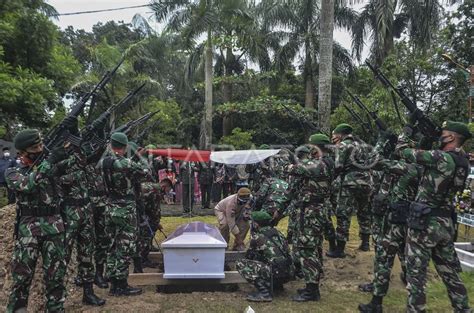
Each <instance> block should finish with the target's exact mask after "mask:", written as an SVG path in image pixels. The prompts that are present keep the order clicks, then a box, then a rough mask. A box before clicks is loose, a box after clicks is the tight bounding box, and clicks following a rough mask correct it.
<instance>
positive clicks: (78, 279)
mask: <svg viewBox="0 0 474 313" xmlns="http://www.w3.org/2000/svg"><path fill="white" fill-rule="evenodd" d="M74 285H76V286H77V287H82V278H81V277H79V276H76V277H74Z"/></svg>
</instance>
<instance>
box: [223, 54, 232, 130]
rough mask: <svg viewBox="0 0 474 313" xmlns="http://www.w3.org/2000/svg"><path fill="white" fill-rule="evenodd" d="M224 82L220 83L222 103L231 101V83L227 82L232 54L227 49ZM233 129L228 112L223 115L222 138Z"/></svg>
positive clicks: (230, 72) (230, 73) (230, 71)
mask: <svg viewBox="0 0 474 313" xmlns="http://www.w3.org/2000/svg"><path fill="white" fill-rule="evenodd" d="M224 60H225V61H224V76H225V77H224V81H223V82H222V100H223V102H224V103H226V102H230V101H232V83H231V82H229V81H227V78H229V77H230V76H231V75H232V69H231V66H232V62H234V54H233V53H232V48H227V51H226V55H225V58H224ZM232 129H233V125H232V115H231V113H230V112H229V113H228V115H227V114H226V115H224V117H223V119H222V136H228V135H230V134H231V132H232Z"/></svg>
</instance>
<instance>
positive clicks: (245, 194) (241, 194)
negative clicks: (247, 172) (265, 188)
mask: <svg viewBox="0 0 474 313" xmlns="http://www.w3.org/2000/svg"><path fill="white" fill-rule="evenodd" d="M250 194H251V192H250V189H248V188H247V187H242V188H240V189H239V191H237V197H238V198H249V197H250Z"/></svg>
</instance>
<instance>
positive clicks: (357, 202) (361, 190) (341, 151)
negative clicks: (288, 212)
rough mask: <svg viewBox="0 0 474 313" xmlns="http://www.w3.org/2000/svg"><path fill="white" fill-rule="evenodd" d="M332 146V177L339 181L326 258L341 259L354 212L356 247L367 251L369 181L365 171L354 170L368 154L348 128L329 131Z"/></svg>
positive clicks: (345, 126) (368, 234)
mask: <svg viewBox="0 0 474 313" xmlns="http://www.w3.org/2000/svg"><path fill="white" fill-rule="evenodd" d="M332 140H333V143H335V144H336V145H337V149H336V155H335V165H336V174H337V175H338V176H339V178H338V179H340V189H339V191H336V192H338V195H337V208H336V219H337V229H336V238H337V244H336V249H335V251H334V253H327V256H328V257H332V258H344V257H345V253H344V248H345V246H346V242H347V241H348V240H349V228H350V224H351V217H352V213H353V212H354V211H357V220H358V222H359V236H360V237H361V239H362V242H361V245H360V247H359V249H360V250H362V251H368V250H369V238H370V223H371V218H370V212H369V211H368V208H369V207H368V202H369V194H370V191H371V190H370V189H371V187H370V186H371V177H370V173H369V171H367V170H363V169H361V168H359V167H357V166H356V165H357V163H358V161H359V160H358V159H359V158H364V156H365V155H366V154H368V152H370V151H365V150H366V149H365V147H366V146H365V144H364V143H363V142H361V141H359V140H356V139H355V138H354V137H353V136H352V127H351V126H350V125H348V124H340V125H338V126H337V127H336V128H335V129H334V131H333V137H332Z"/></svg>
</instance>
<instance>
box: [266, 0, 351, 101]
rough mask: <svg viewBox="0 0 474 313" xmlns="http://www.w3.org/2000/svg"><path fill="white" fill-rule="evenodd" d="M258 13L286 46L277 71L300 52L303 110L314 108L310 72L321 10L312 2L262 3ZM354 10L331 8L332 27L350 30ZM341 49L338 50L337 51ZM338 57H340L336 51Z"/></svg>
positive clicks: (280, 53) (270, 0)
mask: <svg viewBox="0 0 474 313" xmlns="http://www.w3.org/2000/svg"><path fill="white" fill-rule="evenodd" d="M259 10H260V12H261V15H262V17H263V20H264V23H265V24H268V25H269V27H273V28H274V29H280V30H279V32H280V33H281V37H282V38H283V37H286V38H285V41H286V43H285V44H284V45H283V46H282V48H281V49H280V51H278V53H277V55H276V66H277V68H278V69H283V68H286V67H287V66H288V65H290V64H291V63H292V62H293V60H294V59H295V57H296V56H297V55H298V54H299V52H300V50H303V52H302V55H303V57H302V59H303V60H302V63H303V64H304V65H303V79H304V83H305V107H306V108H308V109H311V108H314V102H315V100H314V75H313V68H314V63H315V61H316V60H315V59H316V56H317V55H318V54H319V51H318V47H319V34H320V32H319V25H320V16H321V12H320V8H319V5H318V1H314V0H301V1H295V0H263V1H262V2H261V4H260V5H259ZM356 17H357V14H356V12H355V11H354V10H352V9H350V8H348V7H345V6H342V5H339V2H338V5H336V6H335V8H334V19H335V25H336V26H338V27H342V28H345V29H350V28H351V27H352V24H353V23H354V21H355V20H356ZM339 47H340V46H338V48H339ZM339 52H341V53H339V55H343V54H344V53H343V52H342V51H339Z"/></svg>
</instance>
